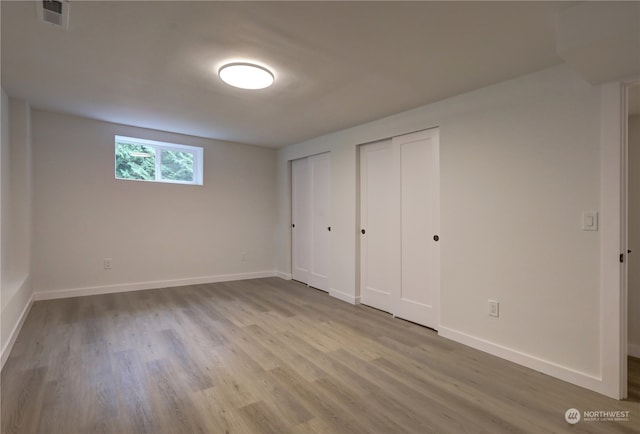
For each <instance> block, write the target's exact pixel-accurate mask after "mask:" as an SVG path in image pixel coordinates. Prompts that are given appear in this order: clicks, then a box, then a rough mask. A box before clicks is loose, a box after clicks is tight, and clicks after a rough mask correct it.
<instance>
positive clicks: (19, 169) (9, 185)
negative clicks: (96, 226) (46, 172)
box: [0, 91, 32, 364]
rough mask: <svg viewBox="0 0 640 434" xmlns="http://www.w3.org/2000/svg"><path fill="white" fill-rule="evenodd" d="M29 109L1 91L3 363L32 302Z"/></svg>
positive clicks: (0, 290) (1, 334) (1, 296)
mask: <svg viewBox="0 0 640 434" xmlns="http://www.w3.org/2000/svg"><path fill="white" fill-rule="evenodd" d="M31 151H32V146H31V109H30V107H29V105H28V104H27V103H26V102H24V101H20V100H16V99H9V98H8V97H7V95H6V94H5V93H4V91H3V92H2V188H1V194H2V200H1V202H2V210H1V214H2V224H1V227H2V229H1V231H2V261H1V262H2V272H1V277H2V286H1V289H0V298H1V303H0V305H1V308H2V320H1V329H2V332H1V333H0V342H1V345H2V363H3V364H4V361H5V360H6V358H7V357H8V352H9V351H10V348H11V346H12V345H13V341H14V340H15V338H16V331H17V330H18V329H19V327H20V323H21V321H23V320H24V318H25V316H26V313H27V312H28V309H29V307H30V306H31V297H32V287H31V241H32V239H31V234H32V225H31V223H32V222H31V216H32V171H31Z"/></svg>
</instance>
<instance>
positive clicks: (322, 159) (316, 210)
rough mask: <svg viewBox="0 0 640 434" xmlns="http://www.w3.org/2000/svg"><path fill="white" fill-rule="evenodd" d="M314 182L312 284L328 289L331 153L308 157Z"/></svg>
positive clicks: (310, 174) (312, 182) (312, 192)
mask: <svg viewBox="0 0 640 434" xmlns="http://www.w3.org/2000/svg"><path fill="white" fill-rule="evenodd" d="M308 160H309V162H308V168H309V179H310V182H311V201H310V202H311V203H310V206H311V213H310V215H311V266H310V270H309V281H308V283H309V286H313V287H314V288H318V289H322V290H324V291H329V254H330V253H329V240H330V237H329V235H330V231H331V229H330V226H331V224H330V220H329V218H330V215H329V214H330V206H331V203H330V200H331V159H330V154H329V153H325V154H320V155H315V156H312V157H309V159H308Z"/></svg>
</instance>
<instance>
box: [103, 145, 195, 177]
mask: <svg viewBox="0 0 640 434" xmlns="http://www.w3.org/2000/svg"><path fill="white" fill-rule="evenodd" d="M120 142H126V143H132V144H136V145H143V146H148V147H152V148H153V149H155V179H129V178H119V177H118V174H117V173H116V167H117V160H116V158H117V157H116V153H117V151H118V143H120ZM162 151H177V152H185V151H186V152H189V153H191V154H193V181H180V180H173V179H163V178H162ZM203 154H204V149H203V148H202V147H200V146H189V145H180V144H177V143H168V142H160V141H157V140H149V139H139V138H136V137H128V136H121V135H118V134H116V135H114V146H113V159H114V161H113V175H114V177H115V179H116V180H119V181H143V182H160V183H166V184H182V185H203V163H204V162H203V160H204V158H203Z"/></svg>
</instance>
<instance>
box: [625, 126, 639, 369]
mask: <svg viewBox="0 0 640 434" xmlns="http://www.w3.org/2000/svg"><path fill="white" fill-rule="evenodd" d="M628 155H629V157H628V158H629V159H628V164H629V235H628V236H629V249H631V250H632V251H633V253H632V254H631V255H629V263H628V267H627V269H628V270H629V284H628V288H629V298H628V306H629V311H628V312H629V314H628V325H629V329H628V330H629V354H631V355H633V356H635V357H640V115H636V116H632V117H630V118H629V154H628Z"/></svg>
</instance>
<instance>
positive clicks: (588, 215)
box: [582, 211, 598, 231]
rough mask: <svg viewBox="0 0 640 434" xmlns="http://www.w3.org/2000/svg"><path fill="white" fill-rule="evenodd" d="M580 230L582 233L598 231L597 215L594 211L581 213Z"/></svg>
mask: <svg viewBox="0 0 640 434" xmlns="http://www.w3.org/2000/svg"><path fill="white" fill-rule="evenodd" d="M582 230H583V231H597V230H598V213H597V212H596V211H584V212H583V213H582Z"/></svg>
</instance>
